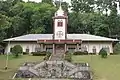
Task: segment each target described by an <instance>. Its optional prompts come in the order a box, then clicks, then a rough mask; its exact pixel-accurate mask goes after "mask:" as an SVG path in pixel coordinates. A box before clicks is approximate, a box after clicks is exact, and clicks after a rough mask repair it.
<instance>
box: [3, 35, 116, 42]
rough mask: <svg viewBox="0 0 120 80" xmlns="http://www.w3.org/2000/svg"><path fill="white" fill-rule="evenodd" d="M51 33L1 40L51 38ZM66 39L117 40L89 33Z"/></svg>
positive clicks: (68, 36)
mask: <svg viewBox="0 0 120 80" xmlns="http://www.w3.org/2000/svg"><path fill="white" fill-rule="evenodd" d="M52 39H53V34H28V35H23V36H18V37H14V38H9V39H5V40H3V41H37V40H52ZM67 39H73V40H74V39H77V40H82V41H118V40H117V39H111V38H106V37H101V36H95V35H90V34H67Z"/></svg>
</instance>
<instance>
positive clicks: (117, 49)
mask: <svg viewBox="0 0 120 80" xmlns="http://www.w3.org/2000/svg"><path fill="white" fill-rule="evenodd" d="M113 53H114V54H120V43H117V44H116V45H115V46H114V48H113Z"/></svg>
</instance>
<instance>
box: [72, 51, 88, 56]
mask: <svg viewBox="0 0 120 80" xmlns="http://www.w3.org/2000/svg"><path fill="white" fill-rule="evenodd" d="M73 55H88V52H87V51H84V52H82V51H76V52H74V53H73Z"/></svg>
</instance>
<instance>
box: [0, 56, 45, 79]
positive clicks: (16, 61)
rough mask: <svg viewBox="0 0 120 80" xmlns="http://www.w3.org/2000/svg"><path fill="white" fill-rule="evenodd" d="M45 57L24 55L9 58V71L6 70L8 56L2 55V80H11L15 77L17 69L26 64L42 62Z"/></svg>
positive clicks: (0, 61) (0, 75)
mask: <svg viewBox="0 0 120 80" xmlns="http://www.w3.org/2000/svg"><path fill="white" fill-rule="evenodd" d="M43 58H44V57H42V56H30V55H24V56H20V57H18V58H14V57H13V56H11V55H10V56H9V61H8V70H4V68H5V62H6V56H5V55H0V80H3V79H4V80H8V79H11V78H12V77H13V75H14V73H15V72H16V71H17V69H18V68H19V67H20V66H21V65H22V64H23V63H25V62H36V61H42V60H43Z"/></svg>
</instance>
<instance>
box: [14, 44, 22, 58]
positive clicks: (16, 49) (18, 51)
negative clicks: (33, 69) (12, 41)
mask: <svg viewBox="0 0 120 80" xmlns="http://www.w3.org/2000/svg"><path fill="white" fill-rule="evenodd" d="M12 53H13V55H14V56H15V57H18V56H19V54H21V53H23V49H22V47H21V46H20V45H15V46H14V47H13V48H12Z"/></svg>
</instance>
